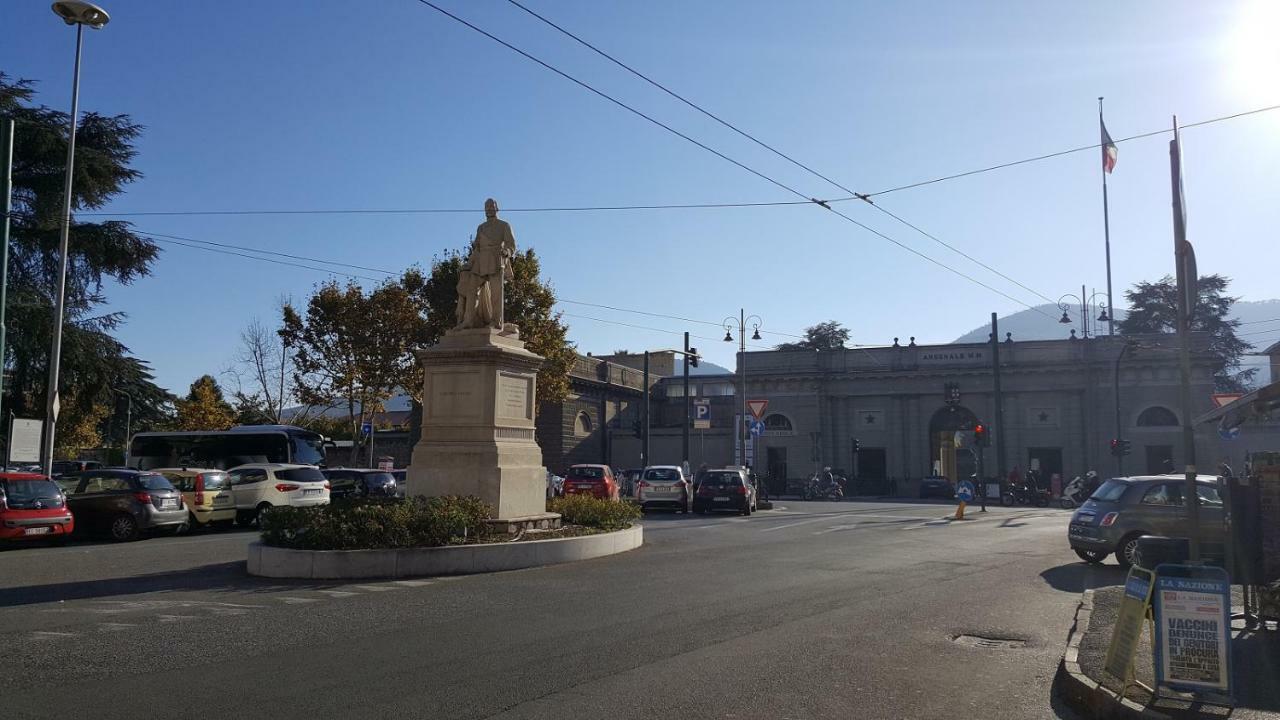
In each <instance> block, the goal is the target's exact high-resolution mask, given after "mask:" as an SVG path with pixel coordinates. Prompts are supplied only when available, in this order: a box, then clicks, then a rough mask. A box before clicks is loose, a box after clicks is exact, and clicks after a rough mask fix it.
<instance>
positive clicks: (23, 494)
mask: <svg viewBox="0 0 1280 720" xmlns="http://www.w3.org/2000/svg"><path fill="white" fill-rule="evenodd" d="M74 529H75V519H74V518H73V517H72V516H71V511H70V510H68V509H67V496H66V494H65V493H64V492H62V488H60V487H58V485H57V484H56V483H54V482H53V481H52V480H50V479H49V478H47V477H45V476H43V475H41V474H39V473H9V472H6V473H0V542H9V541H19V540H31V539H47V540H55V541H62V540H65V539H66V538H67V536H68V535H70V534H71V531H72V530H74Z"/></svg>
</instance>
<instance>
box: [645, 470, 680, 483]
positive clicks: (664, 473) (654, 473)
mask: <svg viewBox="0 0 1280 720" xmlns="http://www.w3.org/2000/svg"><path fill="white" fill-rule="evenodd" d="M644 479H645V480H659V481H662V482H675V481H676V480H679V479H680V471H679V470H676V469H675V468H649V469H648V470H645V471H644Z"/></svg>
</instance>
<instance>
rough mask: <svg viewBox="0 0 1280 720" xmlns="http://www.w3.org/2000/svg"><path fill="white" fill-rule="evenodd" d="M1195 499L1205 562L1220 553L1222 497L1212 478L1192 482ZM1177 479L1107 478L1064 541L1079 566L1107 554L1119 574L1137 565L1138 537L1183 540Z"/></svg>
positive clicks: (1182, 483) (1181, 480)
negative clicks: (1066, 540) (1198, 511)
mask: <svg viewBox="0 0 1280 720" xmlns="http://www.w3.org/2000/svg"><path fill="white" fill-rule="evenodd" d="M1196 488H1197V493H1196V494H1197V495H1199V496H1200V544H1201V548H1202V551H1203V553H1204V555H1205V556H1206V557H1210V558H1213V557H1217V558H1221V557H1222V555H1223V552H1224V545H1223V542H1224V538H1225V535H1226V533H1225V531H1224V529H1223V517H1222V497H1221V496H1220V495H1219V494H1218V483H1217V480H1216V478H1214V477H1213V476H1205V479H1203V480H1198V481H1197V482H1196ZM1184 492H1186V479H1185V477H1183V476H1182V475H1143V476H1139V477H1126V478H1112V479H1111V480H1108V481H1106V482H1105V483H1103V484H1102V486H1101V487H1099V488H1098V489H1097V490H1095V491H1094V493H1093V495H1091V496H1089V499H1088V500H1086V501H1085V503H1084V505H1081V506H1080V509H1078V510H1076V512H1075V514H1074V515H1072V516H1071V525H1070V526H1068V529H1067V539H1068V542H1070V544H1071V549H1072V550H1075V552H1076V555H1079V556H1080V558H1081V559H1082V560H1085V561H1086V562H1091V563H1100V562H1102V561H1103V560H1105V559H1106V557H1107V556H1108V555H1110V554H1112V553H1114V554H1115V556H1116V561H1117V562H1119V563H1120V566H1121V567H1123V568H1128V567H1129V566H1130V565H1132V564H1133V563H1134V561H1135V560H1136V559H1137V556H1136V553H1137V550H1138V538H1140V537H1142V536H1143V535H1164V536H1167V537H1187V536H1188V533H1189V528H1188V527H1187V508H1186V504H1185V503H1184V502H1183V493H1184Z"/></svg>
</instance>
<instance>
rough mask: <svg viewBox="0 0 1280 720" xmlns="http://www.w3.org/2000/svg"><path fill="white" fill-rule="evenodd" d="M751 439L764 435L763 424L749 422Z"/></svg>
mask: <svg viewBox="0 0 1280 720" xmlns="http://www.w3.org/2000/svg"><path fill="white" fill-rule="evenodd" d="M750 429H751V437H760V436H761V435H763V434H764V423H763V422H761V421H759V420H752V421H751V428H750Z"/></svg>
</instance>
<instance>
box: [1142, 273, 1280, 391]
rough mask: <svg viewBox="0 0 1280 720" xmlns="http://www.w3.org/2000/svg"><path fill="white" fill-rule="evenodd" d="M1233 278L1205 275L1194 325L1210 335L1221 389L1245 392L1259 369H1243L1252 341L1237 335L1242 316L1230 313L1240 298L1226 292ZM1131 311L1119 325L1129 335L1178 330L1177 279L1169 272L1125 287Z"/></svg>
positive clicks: (1197, 301)
mask: <svg viewBox="0 0 1280 720" xmlns="http://www.w3.org/2000/svg"><path fill="white" fill-rule="evenodd" d="M1230 283H1231V280H1230V278H1225V277H1223V276H1221V275H1203V276H1201V277H1200V283H1199V286H1198V290H1199V294H1198V296H1197V298H1196V304H1195V307H1193V308H1191V329H1192V330H1193V331H1202V332H1207V333H1209V335H1210V340H1209V350H1210V352H1212V353H1213V354H1214V355H1215V356H1216V358H1217V360H1216V363H1215V367H1214V373H1213V380H1214V385H1215V386H1216V388H1217V390H1218V392H1243V391H1244V390H1245V389H1246V386H1247V385H1248V383H1249V382H1251V381H1252V380H1253V376H1254V375H1255V374H1256V373H1257V369H1256V368H1253V369H1249V370H1240V369H1239V368H1240V358H1241V357H1243V356H1244V354H1245V353H1247V352H1249V350H1250V345H1249V344H1248V343H1246V342H1244V341H1243V340H1241V339H1240V338H1238V337H1237V336H1236V328H1238V327H1240V321H1239V320H1231V319H1229V318H1228V317H1227V315H1228V314H1229V313H1230V312H1231V305H1232V304H1233V303H1234V302H1235V301H1236V300H1238V299H1239V298H1234V297H1231V296H1229V295H1227V294H1226V291H1227V286H1228V285H1229V284H1230ZM1125 297H1126V298H1127V299H1128V300H1129V313H1128V315H1127V316H1126V317H1125V318H1124V320H1121V321H1120V323H1119V324H1118V325H1117V326H1116V329H1117V330H1119V331H1120V332H1121V333H1123V334H1126V335H1136V334H1141V333H1172V332H1177V318H1178V288H1177V281H1176V280H1174V279H1173V278H1172V277H1170V276H1168V275H1166V276H1164V277H1162V278H1160V279H1159V280H1158V281H1156V282H1140V283H1138V284H1136V285H1134V286H1133V289H1132V290H1126V291H1125Z"/></svg>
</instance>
